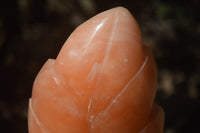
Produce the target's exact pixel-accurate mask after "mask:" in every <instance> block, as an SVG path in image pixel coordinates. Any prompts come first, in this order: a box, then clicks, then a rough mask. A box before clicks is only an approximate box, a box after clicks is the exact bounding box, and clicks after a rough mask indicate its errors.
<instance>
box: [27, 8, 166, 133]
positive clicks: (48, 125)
mask: <svg viewBox="0 0 200 133" xmlns="http://www.w3.org/2000/svg"><path fill="white" fill-rule="evenodd" d="M156 84H157V70H156V65H155V61H154V59H153V56H152V54H151V52H150V51H149V50H148V49H147V48H146V47H144V46H143V45H142V39H141V33H140V29H139V26H138V24H137V22H136V20H135V19H134V18H133V16H132V15H131V14H130V12H129V11H128V10H127V9H125V8H123V7H118V8H113V9H111V10H108V11H105V12H103V13H100V14H98V15H97V16H94V17H93V18H91V19H89V20H88V21H86V22H85V23H83V24H82V25H80V26H79V27H78V28H77V29H76V30H75V31H74V32H73V33H72V34H71V35H70V37H69V38H68V39H67V41H66V42H65V44H64V45H63V47H62V49H61V51H60V53H59V54H58V57H57V59H56V60H53V59H49V60H48V61H47V62H46V63H45V65H44V66H43V68H42V69H41V71H40V72H39V74H38V76H37V78H36V80H35V82H34V86H33V92H32V98H31V99H30V101H29V133H139V132H141V133H161V132H162V128H163V119H164V118H163V117H164V113H163V111H162V109H161V108H160V107H159V106H157V105H153V100H154V96H155V92H156Z"/></svg>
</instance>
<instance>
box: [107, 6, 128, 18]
mask: <svg viewBox="0 0 200 133" xmlns="http://www.w3.org/2000/svg"><path fill="white" fill-rule="evenodd" d="M105 12H106V13H108V14H113V13H114V14H117V15H118V16H120V15H123V16H126V15H131V13H130V12H129V10H128V9H127V8H125V7H122V6H118V7H114V8H112V9H109V10H106V11H104V13H105Z"/></svg>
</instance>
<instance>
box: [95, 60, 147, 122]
mask: <svg viewBox="0 0 200 133" xmlns="http://www.w3.org/2000/svg"><path fill="white" fill-rule="evenodd" d="M148 59H149V57H146V58H145V61H144V63H143V64H142V66H141V67H140V69H139V70H138V71H137V73H136V74H135V75H134V76H133V77H132V78H131V79H130V80H129V81H128V83H127V84H126V85H125V86H124V87H123V89H122V90H121V91H120V92H119V93H118V94H117V96H116V97H115V98H114V99H113V100H112V102H111V103H110V104H109V105H108V106H107V107H106V109H105V110H104V111H103V113H99V115H98V116H97V117H96V121H97V120H100V119H101V118H102V117H103V116H104V115H105V114H106V113H107V112H108V110H109V109H110V108H111V107H112V105H113V104H114V103H115V102H116V101H117V99H118V98H119V97H120V96H121V95H122V94H123V93H124V92H125V91H126V90H127V88H128V87H129V86H130V84H131V83H132V82H134V80H135V79H136V78H137V77H138V75H139V74H140V73H141V72H142V70H143V69H144V67H145V66H146V64H147V61H148Z"/></svg>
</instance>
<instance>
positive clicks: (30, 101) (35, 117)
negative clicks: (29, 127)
mask: <svg viewBox="0 0 200 133" xmlns="http://www.w3.org/2000/svg"><path fill="white" fill-rule="evenodd" d="M29 106H30V111H31V113H32V115H33V118H34V121H35V122H36V123H37V125H38V126H39V127H40V129H41V130H42V132H44V133H50V131H48V130H47V128H46V127H45V126H44V124H43V123H42V122H41V121H40V119H39V118H38V117H37V115H36V113H35V112H34V110H33V107H32V99H31V98H30V99H29Z"/></svg>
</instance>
